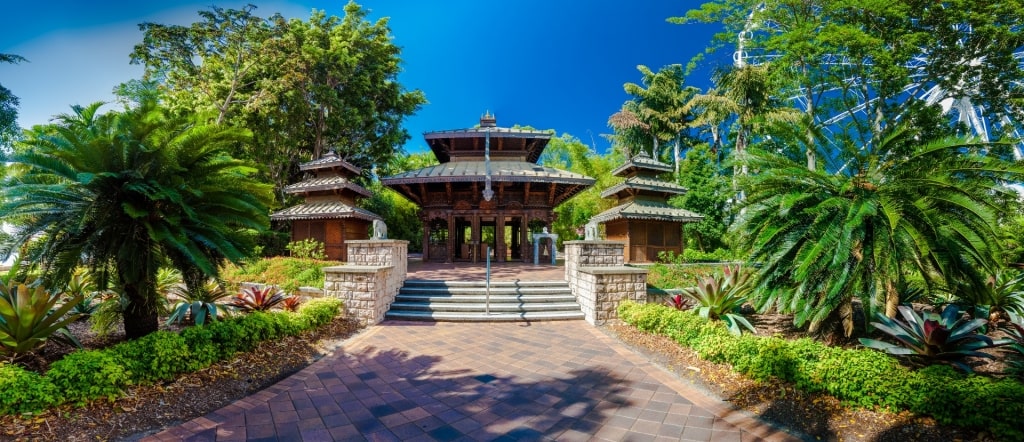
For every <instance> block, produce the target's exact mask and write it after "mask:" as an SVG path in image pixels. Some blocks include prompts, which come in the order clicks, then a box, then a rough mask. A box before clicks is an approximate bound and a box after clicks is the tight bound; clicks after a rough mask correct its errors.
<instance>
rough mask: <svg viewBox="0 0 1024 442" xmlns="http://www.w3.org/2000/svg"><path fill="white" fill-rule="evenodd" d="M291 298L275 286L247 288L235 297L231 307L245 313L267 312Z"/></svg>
mask: <svg viewBox="0 0 1024 442" xmlns="http://www.w3.org/2000/svg"><path fill="white" fill-rule="evenodd" d="M288 297H289V296H288V295H287V294H285V293H284V292H282V291H281V289H279V288H277V287H274V286H265V287H247V288H245V289H244V290H242V293H239V294H237V295H235V297H234V299H232V300H231V305H232V306H233V307H235V308H236V309H238V310H240V311H243V312H257V311H258V312H265V311H267V310H270V309H272V308H274V307H277V305H278V304H281V303H283V302H284V300H285V299H286V298H288Z"/></svg>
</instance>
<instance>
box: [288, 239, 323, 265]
mask: <svg viewBox="0 0 1024 442" xmlns="http://www.w3.org/2000/svg"><path fill="white" fill-rule="evenodd" d="M285 248H286V249H288V251H289V252H291V253H292V257H294V258H300V259H317V260H324V259H327V255H326V254H325V253H324V243H322V242H320V241H317V240H315V239H313V238H306V239H304V240H302V241H292V242H290V243H288V245H287V246H285Z"/></svg>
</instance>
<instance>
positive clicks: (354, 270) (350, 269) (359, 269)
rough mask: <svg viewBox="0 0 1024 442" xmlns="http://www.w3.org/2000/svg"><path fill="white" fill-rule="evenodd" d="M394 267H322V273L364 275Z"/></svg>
mask: <svg viewBox="0 0 1024 442" xmlns="http://www.w3.org/2000/svg"><path fill="white" fill-rule="evenodd" d="M394 267H395V266H366V265H348V264H346V265H343V266H331V267H324V268H323V271H324V273H366V272H376V271H378V270H381V269H392V268H394Z"/></svg>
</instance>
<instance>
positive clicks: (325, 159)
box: [299, 150, 363, 175]
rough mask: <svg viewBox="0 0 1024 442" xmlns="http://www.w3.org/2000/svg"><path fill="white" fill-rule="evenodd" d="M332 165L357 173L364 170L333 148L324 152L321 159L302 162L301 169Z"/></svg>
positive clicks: (325, 167)
mask: <svg viewBox="0 0 1024 442" xmlns="http://www.w3.org/2000/svg"><path fill="white" fill-rule="evenodd" d="M332 167H343V168H345V169H348V170H350V171H352V173H353V174H355V175H359V174H360V173H362V172H363V169H360V168H358V167H356V166H354V165H352V163H349V162H348V161H345V160H343V159H341V157H339V156H338V154H337V153H335V152H334V151H333V150H332V151H329V152H327V153H325V154H323V155H322V156H321V157H320V159H317V160H313V161H310V162H308V163H302V164H300V165H299V170H316V169H329V168H332Z"/></svg>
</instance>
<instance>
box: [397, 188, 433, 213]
mask: <svg viewBox="0 0 1024 442" xmlns="http://www.w3.org/2000/svg"><path fill="white" fill-rule="evenodd" d="M420 186H421V188H422V186H423V183H420ZM399 187H401V188H402V191H403V192H404V193H405V194H406V195H407V196H408V197H409V199H410V200H412V202H414V203H416V205H417V206H420V207H423V200H424V199H426V198H427V195H426V194H423V195H416V191H415V190H412V188H410V187H409V185H408V184H401V185H399Z"/></svg>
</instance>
